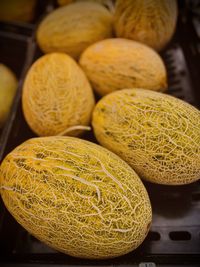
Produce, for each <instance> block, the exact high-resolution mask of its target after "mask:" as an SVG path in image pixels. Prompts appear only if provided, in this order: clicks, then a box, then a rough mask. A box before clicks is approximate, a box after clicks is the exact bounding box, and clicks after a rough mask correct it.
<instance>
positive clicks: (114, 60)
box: [80, 38, 167, 95]
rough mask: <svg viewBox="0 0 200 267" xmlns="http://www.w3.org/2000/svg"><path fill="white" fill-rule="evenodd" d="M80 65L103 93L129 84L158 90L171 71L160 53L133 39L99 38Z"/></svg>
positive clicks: (163, 85)
mask: <svg viewBox="0 0 200 267" xmlns="http://www.w3.org/2000/svg"><path fill="white" fill-rule="evenodd" d="M80 65H81V67H82V68H83V70H84V71H85V73H86V74H87V76H88V78H89V80H90V81H91V83H92V85H93V87H94V89H95V90H96V91H97V92H98V93H99V94H100V95H105V94H107V93H110V92H112V91H115V90H119V89H124V88H129V87H139V88H146V89H151V90H158V91H164V90H165V89H166V87H167V73H166V69H165V66H164V63H163V61H162V59H161V58H160V56H159V55H158V54H157V53H156V52H155V51H154V50H152V49H151V48H149V47H147V46H145V45H143V44H140V43H138V42H134V41H131V40H127V39H121V38H115V39H107V40H103V41H100V42H97V43H96V44H93V45H91V46H90V47H88V48H87V49H86V50H85V51H84V52H83V54H82V56H81V58H80Z"/></svg>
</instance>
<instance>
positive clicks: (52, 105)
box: [22, 53, 94, 136]
mask: <svg viewBox="0 0 200 267" xmlns="http://www.w3.org/2000/svg"><path fill="white" fill-rule="evenodd" d="M22 106H23V112H24V116H25V119H26V121H27V123H28V125H29V126H30V128H31V129H32V130H33V132H35V133H36V134H37V135H39V136H50V135H65V134H70V135H78V134H80V133H81V132H80V131H77V129H79V128H80V129H81V128H82V127H83V128H84V127H86V128H87V126H88V125H89V123H90V118H91V113H92V109H93V107H94V96H93V92H92V88H91V86H90V84H89V82H88V79H87V77H86V76H85V74H84V72H83V71H82V70H81V68H80V67H79V66H78V64H77V63H76V62H75V61H74V59H72V58H71V57H70V56H68V55H66V54H64V53H50V54H47V55H44V56H42V57H41V58H39V59H38V60H36V62H35V63H34V64H33V65H32V66H31V68H30V69H29V71H28V73H27V75H26V78H25V81H24V85H23V93H22Z"/></svg>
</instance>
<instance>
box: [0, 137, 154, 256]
mask: <svg viewBox="0 0 200 267" xmlns="http://www.w3.org/2000/svg"><path fill="white" fill-rule="evenodd" d="M0 182H1V196H2V198H3V201H4V203H5V205H6V207H7V208H8V210H9V211H10V213H11V214H12V215H13V216H14V217H15V219H16V220H17V221H18V222H19V223H20V224H21V225H22V226H23V227H24V228H25V229H27V231H29V232H30V233H31V234H33V235H34V236H36V237H37V238H38V239H40V240H41V241H44V242H45V243H46V244H47V245H49V246H51V247H53V248H55V249H57V250H60V251H62V252H65V253H67V254H69V255H72V256H76V257H83V258H111V257H116V256H119V255H122V254H125V253H127V252H129V251H131V250H133V249H135V248H136V247H137V246H139V245H140V243H141V242H142V241H143V240H144V238H145V236H146V234H147V233H148V230H149V227H150V224H151V219H152V213H151V205H150V201H149V198H148V194H147V192H146V189H145V187H144V186H143V184H142V182H141V180H140V179H139V177H138V176H137V174H136V173H135V172H134V171H133V170H132V169H131V168H130V167H129V166H128V165H127V164H126V163H125V162H124V161H123V160H121V159H120V158H119V157H118V156H116V155H115V154H113V153H112V152H110V151H108V150H107V149H105V148H103V147H100V146H98V145H96V144H93V143H91V142H88V141H84V140H81V139H78V138H74V137H43V138H35V139H30V140H28V141H26V142H25V143H23V144H22V145H20V146H19V147H17V148H16V149H15V150H14V151H12V152H11V153H10V154H9V155H8V156H7V157H6V158H5V159H4V161H3V163H2V165H1V167H0Z"/></svg>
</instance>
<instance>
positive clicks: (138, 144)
mask: <svg viewBox="0 0 200 267" xmlns="http://www.w3.org/2000/svg"><path fill="white" fill-rule="evenodd" d="M92 125H93V128H94V132H95V136H96V138H97V140H98V141H99V143H100V144H101V145H103V146H105V147H106V148H108V149H110V150H111V151H113V152H114V153H116V154H117V155H119V156H120V157H121V158H122V159H124V160H125V161H126V162H127V163H128V164H129V165H130V166H131V167H132V168H133V169H134V170H135V171H136V172H137V174H138V175H139V176H140V177H141V178H143V179H145V180H148V181H150V182H153V183H158V184H166V185H180V184H188V183H192V182H194V181H196V180H198V179H199V178H200V112H199V111H198V110H197V109H196V108H194V107H193V106H191V105H190V104H188V103H186V102H184V101H182V100H180V99H177V98H175V97H172V96H169V95H165V94H162V93H158V92H153V91H150V90H144V89H125V90H121V91H118V92H114V93H112V94H110V95H107V96H105V97H104V98H103V99H102V100H100V101H99V102H98V103H97V105H96V107H95V109H94V112H93V119H92Z"/></svg>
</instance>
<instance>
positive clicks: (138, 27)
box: [114, 0, 177, 51]
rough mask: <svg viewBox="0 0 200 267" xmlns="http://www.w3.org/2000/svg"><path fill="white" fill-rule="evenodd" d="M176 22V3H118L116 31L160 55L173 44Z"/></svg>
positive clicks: (138, 0)
mask: <svg viewBox="0 0 200 267" xmlns="http://www.w3.org/2000/svg"><path fill="white" fill-rule="evenodd" d="M176 21H177V1H176V0H159V1H158V0H134V1H133V0H117V2H116V7H115V13H114V27H115V32H116V35H117V36H118V37H123V38H128V39H132V40H136V41H139V42H141V43H144V44H146V45H148V46H151V47H152V48H154V49H156V50H158V51H160V50H162V49H163V48H164V47H165V46H166V45H167V44H168V43H169V41H170V40H171V38H172V36H173V34H174V32H175V29H176Z"/></svg>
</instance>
